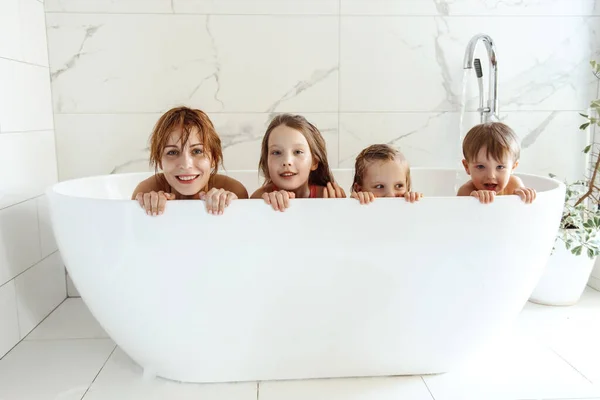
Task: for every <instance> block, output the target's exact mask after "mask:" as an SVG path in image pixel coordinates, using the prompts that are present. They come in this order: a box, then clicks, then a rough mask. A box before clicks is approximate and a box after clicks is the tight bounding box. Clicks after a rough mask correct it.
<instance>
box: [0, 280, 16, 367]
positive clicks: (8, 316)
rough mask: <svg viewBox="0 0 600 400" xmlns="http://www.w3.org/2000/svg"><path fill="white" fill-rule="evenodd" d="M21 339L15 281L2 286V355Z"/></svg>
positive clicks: (0, 319)
mask: <svg viewBox="0 0 600 400" xmlns="http://www.w3.org/2000/svg"><path fill="white" fill-rule="evenodd" d="M19 339H20V334H19V319H18V315H17V297H16V294H15V282H14V281H10V282H7V283H6V284H5V285H3V286H0V357H2V355H3V354H5V353H6V352H7V351H8V350H10V349H11V348H12V347H13V346H14V345H15V344H16V343H17V342H18V341H19Z"/></svg>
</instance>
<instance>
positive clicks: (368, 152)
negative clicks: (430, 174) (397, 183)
mask: <svg viewBox="0 0 600 400" xmlns="http://www.w3.org/2000/svg"><path fill="white" fill-rule="evenodd" d="M374 161H398V162H400V163H401V164H402V165H403V166H404V167H405V168H406V191H408V192H410V188H411V181H410V166H409V165H408V161H407V160H406V158H405V157H404V154H402V153H401V152H400V151H398V150H397V149H395V148H393V147H392V146H390V145H388V144H372V145H371V146H369V147H367V148H365V149H363V150H362V151H361V152H360V153H359V154H358V156H356V161H355V162H354V181H353V182H352V188H351V189H350V190H354V187H355V185H361V186H362V184H363V182H362V180H363V178H364V176H365V173H366V172H367V168H368V167H369V165H371V163H372V162H374Z"/></svg>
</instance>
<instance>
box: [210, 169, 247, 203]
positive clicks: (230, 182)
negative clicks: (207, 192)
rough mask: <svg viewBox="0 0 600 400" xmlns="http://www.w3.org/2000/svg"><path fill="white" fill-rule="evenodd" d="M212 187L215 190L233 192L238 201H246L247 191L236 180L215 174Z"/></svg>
mask: <svg viewBox="0 0 600 400" xmlns="http://www.w3.org/2000/svg"><path fill="white" fill-rule="evenodd" d="M212 187H215V188H217V189H224V190H227V191H228V192H233V193H235V195H236V196H237V197H238V199H247V198H248V190H246V187H245V186H244V185H242V183H241V182H240V181H238V180H237V179H233V178H232V177H230V176H227V175H220V174H216V175H215V176H214V177H213V181H212Z"/></svg>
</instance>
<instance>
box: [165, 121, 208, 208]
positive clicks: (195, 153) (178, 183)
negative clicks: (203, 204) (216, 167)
mask: <svg viewBox="0 0 600 400" xmlns="http://www.w3.org/2000/svg"><path fill="white" fill-rule="evenodd" d="M181 134H182V132H181V129H176V130H174V131H173V132H171V135H170V137H169V141H168V142H167V145H166V146H165V148H164V150H163V154H162V157H161V167H162V170H163V173H164V175H165V178H166V180H167V182H168V183H169V185H171V187H172V188H173V189H175V190H176V191H177V192H179V193H181V194H182V195H185V196H192V195H195V194H197V193H198V192H200V191H201V190H202V189H204V188H205V187H206V185H207V184H208V179H209V178H210V172H211V170H212V168H213V165H212V162H211V160H210V156H209V155H208V153H205V151H204V150H205V149H204V146H203V145H202V141H201V140H200V135H199V134H198V129H197V128H193V129H192V131H191V133H190V135H189V137H188V141H187V142H186V143H184V144H183V147H182V143H181Z"/></svg>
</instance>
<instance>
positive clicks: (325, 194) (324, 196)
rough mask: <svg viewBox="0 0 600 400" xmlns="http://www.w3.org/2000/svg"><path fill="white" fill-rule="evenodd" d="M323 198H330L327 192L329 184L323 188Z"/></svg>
mask: <svg viewBox="0 0 600 400" xmlns="http://www.w3.org/2000/svg"><path fill="white" fill-rule="evenodd" d="M327 185H329V183H328V184H327ZM323 198H324V199H327V198H329V197H328V194H327V186H326V187H324V188H323Z"/></svg>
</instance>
